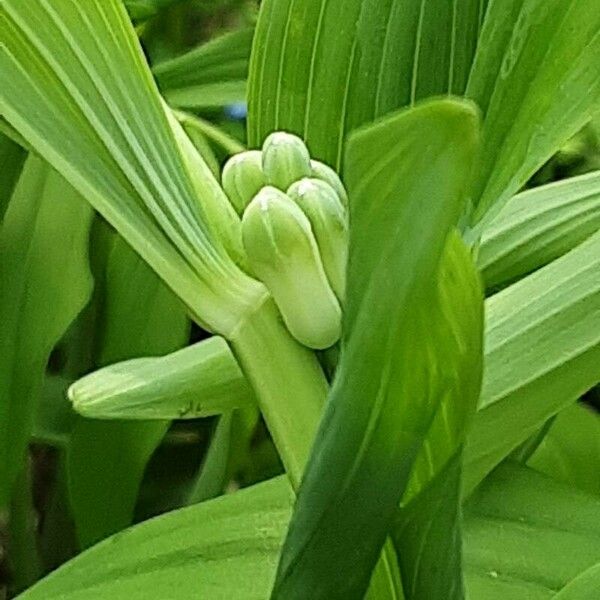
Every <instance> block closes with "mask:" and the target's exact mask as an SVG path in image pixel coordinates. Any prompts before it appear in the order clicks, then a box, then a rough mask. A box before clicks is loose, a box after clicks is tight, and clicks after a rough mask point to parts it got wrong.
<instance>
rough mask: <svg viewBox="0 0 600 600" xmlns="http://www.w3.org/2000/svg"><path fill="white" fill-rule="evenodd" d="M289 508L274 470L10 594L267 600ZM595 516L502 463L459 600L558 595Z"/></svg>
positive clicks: (490, 484)
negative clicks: (265, 478) (254, 482)
mask: <svg viewBox="0 0 600 600" xmlns="http://www.w3.org/2000/svg"><path fill="white" fill-rule="evenodd" d="M292 503H293V498H292V493H291V489H290V487H289V483H288V482H287V480H286V479H285V478H283V477H280V478H277V479H273V480H270V481H268V482H266V483H262V484H259V485H257V486H254V487H252V488H249V489H247V490H242V491H240V492H236V493H234V494H231V495H227V496H224V497H221V498H219V499H217V500H214V501H210V502H203V503H201V504H197V505H195V506H192V507H190V508H185V509H180V510H176V511H173V512H171V513H168V514H165V515H162V516H160V517H158V518H155V519H151V520H150V521H146V522H145V523H142V524H140V525H137V526H135V527H133V528H131V529H129V530H127V531H125V532H123V533H119V534H117V535H115V536H113V537H112V538H110V539H109V540H106V541H104V542H102V543H100V544H98V545H97V546H95V547H94V548H92V549H91V550H88V551H87V552H84V553H83V554H81V555H80V556H78V557H76V558H75V559H74V560H72V561H70V562H69V563H67V564H66V565H64V566H63V567H61V568H60V569H58V570H57V571H55V572H54V573H51V574H50V575H49V576H47V577H46V578H45V579H44V580H43V581H42V582H40V583H38V584H37V585H35V586H34V587H33V588H31V589H30V590H28V591H26V592H25V593H24V594H22V595H21V596H20V597H19V600H105V599H106V598H112V599H114V600H148V599H149V598H171V597H173V590H177V596H176V597H177V598H210V600H265V599H266V598H268V594H269V588H270V585H271V584H272V581H273V577H274V574H275V567H276V564H277V557H278V554H279V551H280V546H281V543H282V541H283V536H284V535H285V529H286V527H287V524H288V521H289V519H290V515H291V511H292ZM599 523H600V504H599V503H598V500H597V499H596V498H593V497H590V496H587V495H585V494H582V493H580V492H576V491H573V490H572V489H570V488H568V487H565V486H564V485H562V484H559V483H557V482H555V481H552V480H551V479H548V478H547V477H544V476H542V475H540V474H538V473H535V472H534V471H531V470H528V469H526V468H523V467H521V466H516V465H508V464H507V465H503V466H502V467H500V468H499V469H498V470H497V471H495V472H494V473H493V474H492V475H491V476H490V477H489V478H488V479H487V480H486V482H485V484H484V486H482V488H481V489H480V490H479V491H478V493H477V495H476V496H475V497H474V498H473V499H472V500H471V501H470V503H469V505H468V507H467V510H466V514H465V533H466V535H465V556H466V559H467V564H466V575H467V579H466V582H467V597H468V598H469V599H470V600H482V599H485V600H524V598H527V600H547V599H549V598H552V595H553V593H554V592H555V591H557V590H561V589H563V588H565V586H566V588H565V591H566V590H568V585H569V584H571V585H575V582H577V577H580V578H582V579H583V578H584V577H587V575H586V571H585V570H586V569H588V567H589V568H590V569H591V568H593V565H595V564H596V563H597V562H598V560H599V557H600V529H599ZM582 572H583V573H582ZM580 573H582V574H581V575H580ZM588 575H589V576H591V571H588ZM569 600H571V598H569ZM573 600H579V598H577V597H574V598H573Z"/></svg>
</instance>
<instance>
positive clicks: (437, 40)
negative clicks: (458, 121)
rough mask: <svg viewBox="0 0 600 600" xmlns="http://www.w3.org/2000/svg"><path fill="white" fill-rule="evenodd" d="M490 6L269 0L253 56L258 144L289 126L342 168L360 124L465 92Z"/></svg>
mask: <svg viewBox="0 0 600 600" xmlns="http://www.w3.org/2000/svg"><path fill="white" fill-rule="evenodd" d="M484 5H485V2H480V0H463V1H461V2H432V1H428V0H422V1H420V2H415V0H304V1H303V2H295V1H294V0H265V1H264V2H263V3H262V5H261V10H260V15H259V20H258V25H257V29H256V34H255V41H254V45H253V52H252V57H251V62H250V79H249V85H250V88H249V92H248V98H249V117H248V134H249V141H250V144H251V146H259V145H260V144H261V143H262V141H263V139H264V138H265V137H266V136H267V135H268V134H269V133H270V132H271V131H273V130H277V129H285V130H288V131H291V132H293V133H297V134H298V135H300V136H301V137H302V138H303V139H305V140H306V141H307V142H308V145H309V148H310V149H311V153H312V154H313V155H314V156H315V157H316V158H318V159H320V160H323V161H325V162H327V163H328V164H331V165H334V166H336V167H337V168H339V167H340V165H341V162H342V158H343V142H344V139H345V137H346V135H347V134H348V133H349V132H350V131H352V130H353V129H354V128H356V127H358V126H359V125H362V124H364V123H366V122H369V121H371V120H373V119H374V118H376V117H379V116H382V115H384V114H386V113H388V112H390V111H392V110H394V109H396V108H399V107H402V106H406V105H408V104H412V103H414V102H415V101H416V100H418V99H421V98H426V97H428V96H433V95H441V94H447V93H455V94H461V93H462V92H463V91H464V88H465V85H466V81H467V75H468V73H469V70H470V66H471V62H472V59H473V55H474V52H475V46H476V43H477V38H478V33H479V27H480V23H481V19H482V14H483V12H484V9H485V7H484Z"/></svg>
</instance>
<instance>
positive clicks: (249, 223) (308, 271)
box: [242, 186, 341, 350]
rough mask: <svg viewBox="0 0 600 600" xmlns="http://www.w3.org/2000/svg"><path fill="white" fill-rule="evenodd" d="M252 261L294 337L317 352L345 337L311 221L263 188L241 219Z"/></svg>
mask: <svg viewBox="0 0 600 600" xmlns="http://www.w3.org/2000/svg"><path fill="white" fill-rule="evenodd" d="M242 238H243V241H244V248H245V249H246V253H247V255H248V262H249V264H250V266H251V268H252V270H253V272H254V273H255V274H256V276H257V277H258V278H259V279H261V280H262V281H263V282H264V283H265V285H266V286H267V288H269V291H270V292H271V294H272V295H273V298H274V300H275V302H276V304H277V306H278V308H279V310H280V312H281V315H282V317H283V320H284V322H285V324H286V326H287V328H288V329H289V331H290V333H291V334H292V335H293V336H294V337H295V338H296V339H297V340H298V341H299V342H300V343H302V344H304V345H305V346H308V347H310V348H314V349H319V350H321V349H324V348H328V347H329V346H332V345H333V344H334V343H335V342H336V341H337V340H338V339H339V337H340V334H341V309H340V305H339V302H338V301H337V298H336V297H335V294H334V293H333V291H332V289H331V287H330V285H329V282H328V280H327V275H326V274H325V270H324V268H323V263H322V262H321V257H320V254H319V249H318V247H317V243H316V241H315V238H314V235H313V232H312V230H311V226H310V222H309V220H308V218H307V217H306V215H305V214H304V213H303V212H302V210H301V209H300V208H299V207H298V206H297V205H296V204H295V203H294V202H293V201H292V200H291V199H290V198H289V197H288V196H287V195H286V194H284V193H283V192H281V191H280V190H278V189H276V188H274V187H270V186H268V187H265V188H263V189H262V190H261V191H260V192H259V193H258V194H257V196H256V197H255V198H254V199H253V200H252V202H251V203H250V204H249V205H248V208H247V209H246V211H245V212H244V216H243V219H242Z"/></svg>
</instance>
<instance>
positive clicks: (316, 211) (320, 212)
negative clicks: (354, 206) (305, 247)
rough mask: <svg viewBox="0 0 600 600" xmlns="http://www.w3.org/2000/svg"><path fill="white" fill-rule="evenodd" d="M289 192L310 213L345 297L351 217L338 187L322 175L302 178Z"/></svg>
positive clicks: (332, 278)
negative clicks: (335, 187)
mask: <svg viewBox="0 0 600 600" xmlns="http://www.w3.org/2000/svg"><path fill="white" fill-rule="evenodd" d="M288 196H289V197H290V198H291V199H292V200H293V201H294V202H295V203H296V204H297V205H298V206H299V207H300V208H301V209H302V212H303V213H304V214H305V215H306V216H307V218H308V220H309V222H310V226H311V229H312V232H313V234H314V236H315V239H316V241H317V246H318V248H319V252H320V254H321V260H322V261H323V267H324V268H325V273H326V274H327V278H328V280H329V284H330V285H331V287H332V289H333V291H334V292H335V294H336V296H337V297H338V298H339V299H340V300H341V299H343V297H344V292H345V287H346V262H347V260H348V217H347V214H346V210H345V209H344V206H343V205H342V202H341V200H340V198H339V196H338V195H337V193H336V191H335V190H334V189H333V188H332V187H331V186H330V185H329V184H328V183H326V182H325V181H321V180H320V179H308V178H307V179H301V180H300V181H297V182H296V183H294V184H292V185H291V187H290V189H289V190H288Z"/></svg>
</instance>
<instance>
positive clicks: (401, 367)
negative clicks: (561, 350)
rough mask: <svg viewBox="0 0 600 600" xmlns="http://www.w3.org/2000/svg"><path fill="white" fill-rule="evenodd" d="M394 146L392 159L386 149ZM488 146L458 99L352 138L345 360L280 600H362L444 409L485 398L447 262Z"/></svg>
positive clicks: (294, 531)
mask: <svg viewBox="0 0 600 600" xmlns="http://www.w3.org/2000/svg"><path fill="white" fill-rule="evenodd" d="M382 144H383V145H384V146H385V147H386V148H389V149H390V152H389V153H387V154H385V155H381V154H380V153H379V152H378V151H377V150H378V148H380V147H381V145H382ZM476 145H477V114H476V112H475V111H474V110H473V107H472V106H471V105H469V104H464V103H460V102H456V101H450V100H448V101H435V102H430V103H425V104H422V105H421V106H419V107H416V108H414V109H412V110H408V111H403V112H401V113H399V114H397V115H394V116H393V117H390V118H388V119H385V120H383V121H381V122H379V123H377V124H375V125H373V126H371V127H368V128H366V129H364V130H362V131H361V132H359V133H357V134H356V135H355V136H354V137H353V139H352V141H351V142H350V146H349V152H348V157H347V173H348V178H349V196H350V202H351V209H350V212H351V218H350V222H351V228H350V257H349V263H348V264H349V273H348V297H347V305H346V313H345V326H344V332H345V337H344V340H343V346H342V360H341V363H340V366H339V368H338V372H337V376H336V379H335V381H334V385H333V388H332V391H331V395H330V399H329V402H328V404H327V408H326V411H325V415H324V417H323V420H322V421H321V425H320V428H319V432H318V434H317V439H316V441H315V444H314V446H313V450H312V453H311V458H310V460H309V463H308V466H307V468H306V471H305V474H304V479H303V482H302V485H301V488H300V492H299V495H298V501H297V504H296V510H295V513H294V517H293V519H292V522H291V524H290V530H289V532H288V537H287V539H286V543H285V545H284V549H283V552H282V558H281V562H280V565H279V571H278V577H277V580H276V584H275V587H274V591H273V595H272V597H273V598H282V599H283V598H285V599H286V600H291V599H293V598H306V597H307V596H310V597H311V598H315V599H317V598H327V599H328V600H333V599H335V598H343V599H345V600H349V599H351V598H362V597H363V596H364V593H365V591H366V588H367V585H368V583H369V578H370V576H371V571H372V569H373V567H374V566H375V563H376V561H377V558H378V556H379V552H380V550H381V548H382V546H383V543H384V540H385V537H386V535H387V532H388V529H389V527H390V525H391V521H392V519H393V515H394V512H395V510H396V507H397V504H398V502H399V501H400V498H401V496H402V493H403V491H404V489H405V486H406V485H407V482H408V478H409V475H410V471H411V468H412V465H413V462H414V460H415V459H416V457H417V455H418V453H419V450H420V448H421V446H422V444H423V441H424V438H425V436H426V434H427V431H428V429H429V427H430V426H431V423H432V421H433V419H434V416H435V413H436V410H437V409H438V407H439V406H440V404H441V402H442V399H443V398H444V397H445V395H446V394H448V395H451V396H452V397H453V398H463V397H464V398H465V401H466V402H468V401H469V400H470V399H472V398H471V396H472V394H473V391H475V398H476V397H477V392H478V385H477V380H478V374H477V373H476V372H475V373H473V377H474V378H475V381H470V378H469V377H463V375H464V374H465V373H468V370H467V365H468V366H469V367H471V366H472V364H473V356H472V354H471V352H474V353H475V362H476V361H477V359H478V358H479V357H478V356H477V346H476V344H474V346H471V345H470V342H471V340H470V339H468V340H466V341H465V338H463V336H464V335H465V333H466V332H464V331H463V326H464V323H463V322H458V323H456V322H454V321H453V319H452V317H453V316H454V310H455V304H454V302H455V300H456V297H455V292H456V290H455V289H453V288H452V286H451V283H450V282H451V281H452V280H453V278H455V279H456V280H458V281H461V283H462V282H463V273H462V272H461V268H462V265H460V260H459V259H458V257H460V254H455V252H456V247H455V245H454V244H450V245H449V246H448V247H449V251H448V256H447V257H446V259H447V260H445V261H443V263H442V266H441V267H440V266H439V264H440V259H441V256H442V253H443V250H444V246H445V245H446V239H447V237H448V234H449V232H450V230H451V228H452V227H453V225H454V224H455V222H456V221H457V220H458V218H459V215H460V213H461V210H462V208H463V203H464V200H465V198H464V192H465V186H466V183H467V181H468V175H469V172H470V168H471V161H472V160H473V157H474V152H475V149H476ZM453 261H456V262H453ZM438 269H442V271H438ZM445 269H448V270H447V271H446V272H444V270H445ZM460 293H461V294H462V293H464V292H463V291H462V290H461V291H460ZM432 321H433V322H434V323H435V325H433V326H432ZM474 335H476V332H474ZM467 337H468V336H467ZM449 359H450V360H449ZM408 407H410V409H409V408H408ZM373 490H377V492H376V496H374V494H373ZM332 547H335V548H336V552H335V553H332V552H331V548H332Z"/></svg>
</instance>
